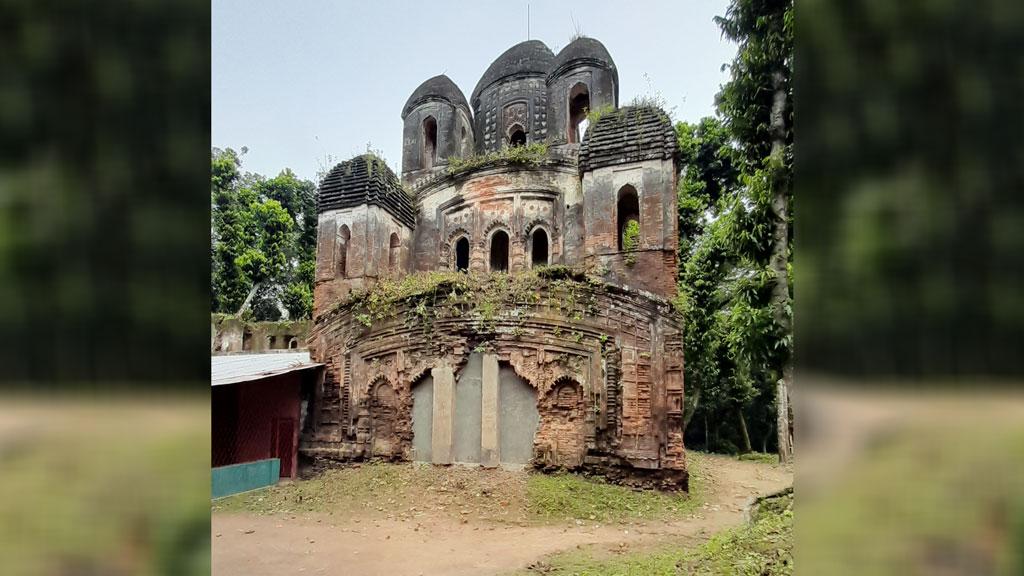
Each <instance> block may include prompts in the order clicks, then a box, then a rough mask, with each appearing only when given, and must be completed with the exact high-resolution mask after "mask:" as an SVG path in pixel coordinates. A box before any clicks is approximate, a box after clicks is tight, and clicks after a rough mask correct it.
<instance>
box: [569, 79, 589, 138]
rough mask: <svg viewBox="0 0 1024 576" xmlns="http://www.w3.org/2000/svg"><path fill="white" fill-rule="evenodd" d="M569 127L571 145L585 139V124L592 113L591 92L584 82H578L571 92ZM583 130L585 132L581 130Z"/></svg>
mask: <svg viewBox="0 0 1024 576" xmlns="http://www.w3.org/2000/svg"><path fill="white" fill-rule="evenodd" d="M568 107H569V116H568V120H569V126H568V134H567V135H566V136H567V139H568V141H569V142H570V143H576V142H579V141H580V140H582V139H583V132H584V131H585V130H586V126H585V124H584V123H585V122H586V121H587V114H588V113H589V112H590V90H589V89H588V88H587V85H586V84H584V83H583V82H577V83H576V84H575V85H574V86H573V87H572V89H570V90H569V97H568ZM580 128H583V130H580Z"/></svg>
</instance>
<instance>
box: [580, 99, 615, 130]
mask: <svg viewBox="0 0 1024 576" xmlns="http://www.w3.org/2000/svg"><path fill="white" fill-rule="evenodd" d="M612 112H615V106H612V105H611V104H605V105H604V106H601V107H599V108H595V109H593V110H588V111H587V122H588V123H589V124H590V126H595V125H597V121H598V120H600V119H601V118H602V117H604V116H607V115H608V114H611V113H612Z"/></svg>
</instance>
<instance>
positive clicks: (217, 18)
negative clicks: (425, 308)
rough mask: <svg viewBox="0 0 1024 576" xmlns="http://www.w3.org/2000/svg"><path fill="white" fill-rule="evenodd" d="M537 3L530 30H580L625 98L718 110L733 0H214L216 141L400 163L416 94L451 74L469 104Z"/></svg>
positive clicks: (275, 161) (551, 42)
mask: <svg viewBox="0 0 1024 576" xmlns="http://www.w3.org/2000/svg"><path fill="white" fill-rule="evenodd" d="M527 4H529V7H530V34H529V37H530V38H532V39H537V40H542V41H543V42H544V43H545V44H547V45H548V47H549V48H551V50H552V51H553V52H555V53H556V54H557V53H558V50H559V49H560V48H562V47H563V46H565V45H566V44H567V43H568V42H569V39H570V38H571V37H572V35H573V33H574V32H575V31H576V29H577V28H578V29H579V30H580V31H581V32H582V33H583V34H585V35H587V36H591V37H593V38H596V39H598V40H600V41H601V42H602V43H603V44H604V45H605V47H606V48H608V51H609V52H610V53H611V55H612V58H613V59H614V60H615V64H616V66H617V67H618V70H619V83H620V88H619V103H620V105H623V104H626V103H628V102H629V101H630V100H631V99H632V98H633V97H634V96H637V95H651V94H660V95H661V97H662V98H663V99H664V100H665V102H666V106H667V108H668V109H669V112H670V113H671V114H672V116H673V119H675V120H689V121H693V120H697V119H699V118H701V117H702V116H707V115H710V114H711V113H712V112H713V104H714V95H715V93H716V92H718V89H719V86H720V85H721V84H722V82H724V81H725V80H726V77H727V73H726V72H723V71H722V70H721V67H722V64H724V63H726V62H728V61H730V60H731V59H732V57H733V56H734V55H735V52H736V46H735V45H734V44H732V43H730V42H728V41H726V40H724V39H723V38H722V37H721V33H720V31H719V29H718V27H717V26H716V25H715V23H714V21H713V20H712V18H713V17H714V16H716V15H719V14H722V13H724V11H725V8H726V6H727V0H676V1H669V0H665V1H662V2H646V1H632V2H630V1H622V0H619V1H616V2H610V1H603V0H592V1H589V2H578V1H565V0H529V2H527V0H504V1H495V0H485V1H475V2H456V1H450V0H432V1H429V2H399V1H397V0H382V1H378V0H371V1H366V0H364V1H362V2H343V1H336V2H329V1H325V0H318V1H314V0H297V1H285V0H213V72H212V73H213V78H212V83H213V93H212V99H213V104H212V106H213V110H212V114H213V124H212V142H213V145H214V146H217V147H220V148H224V147H231V148H234V149H236V150H239V149H240V148H241V147H242V146H247V147H248V148H249V152H248V154H246V155H245V156H244V157H243V158H242V166H243V169H244V170H248V171H253V172H259V173H261V174H264V175H266V176H274V175H276V174H277V173H278V172H280V171H281V170H282V169H283V168H285V167H288V168H291V169H292V170H293V171H294V172H295V173H296V174H298V175H299V176H300V177H303V178H308V179H311V180H312V179H314V178H315V176H316V173H317V171H318V170H319V169H320V167H321V166H323V165H325V164H326V163H327V161H328V160H330V163H331V164H333V163H336V162H339V161H341V160H346V159H348V158H350V157H352V156H354V155H356V154H361V153H363V152H365V151H366V148H367V144H368V143H369V145H370V146H371V147H372V148H373V149H375V150H380V151H382V152H383V153H384V156H385V158H386V159H387V161H388V164H389V165H390V166H391V167H392V168H394V169H395V170H396V172H397V171H398V167H399V165H400V163H401V156H402V151H401V146H402V120H401V110H402V106H403V105H404V104H405V101H406V99H407V98H408V97H409V95H410V94H412V91H413V90H415V89H416V87H417V86H419V84H420V83H421V82H423V81H424V80H426V79H427V78H430V77H431V76H435V75H437V74H442V73H443V74H447V75H448V76H449V77H450V78H451V79H452V80H454V81H455V83H456V84H458V86H459V88H461V89H462V91H463V93H464V94H465V95H466V98H467V99H468V98H469V95H470V93H471V92H472V91H473V87H474V86H475V85H476V82H477V80H479V79H480V76H481V75H482V74H483V73H484V70H486V69H487V66H488V65H490V63H491V62H492V61H493V60H494V59H495V58H497V57H498V55H499V54H501V53H502V52H504V51H505V50H506V49H507V48H509V47H511V46H512V45H514V44H516V43H518V42H521V41H523V40H526V39H527V17H526V14H527ZM574 20H575V25H574V24H573V21H574ZM645 75H646V76H647V78H649V81H648V79H645Z"/></svg>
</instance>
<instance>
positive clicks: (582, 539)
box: [211, 455, 793, 576]
mask: <svg viewBox="0 0 1024 576" xmlns="http://www.w3.org/2000/svg"><path fill="white" fill-rule="evenodd" d="M703 466H704V470H703V471H702V476H703V483H704V487H703V494H702V496H703V497H704V499H705V503H704V504H703V505H702V506H701V507H699V508H698V509H697V511H696V512H694V513H692V514H689V515H687V516H685V517H682V518H677V519H672V520H668V521H666V520H655V521H630V522H625V521H623V522H613V523H609V524H601V523H599V522H595V521H591V520H588V519H573V520H559V521H555V522H554V523H551V522H549V523H547V524H538V523H531V522H522V521H520V522H496V521H494V520H492V519H490V518H488V517H486V516H482V515H478V514H476V513H475V511H474V510H472V509H463V510H460V513H459V514H450V513H436V514H435V513H418V514H415V515H413V514H401V513H399V514H396V513H395V511H394V510H385V509H383V508H382V507H378V508H371V509H367V510H351V511H346V512H345V513H343V514H330V513H322V512H317V513H296V514H293V513H286V514H272V515H256V514H252V513H245V512H218V511H215V512H214V514H213V517H212V525H211V528H212V532H213V534H212V536H213V573H214V574H216V575H219V576H233V575H239V576H242V575H245V576H250V575H251V576H261V575H267V576H280V575H281V574H332V575H348V574H352V575H360V576H375V575H381V576H384V575H386V576H406V575H409V576H417V575H423V576H429V575H456V576H462V575H465V576H468V575H482V574H503V573H508V572H512V571H516V570H521V569H524V568H526V567H528V566H530V565H531V564H534V563H535V562H537V561H538V560H540V559H542V558H543V557H544V556H546V555H548V554H552V553H555V552H560V551H564V550H570V549H573V548H579V547H584V546H591V547H593V550H594V551H595V552H597V553H609V554H614V553H621V552H625V551H628V550H634V551H635V550H637V549H638V548H643V547H645V546H651V545H656V544H657V543H659V542H663V541H665V540H666V539H673V540H675V541H677V542H678V541H679V539H692V540H693V542H694V544H697V543H699V542H702V541H704V540H706V539H707V538H708V537H710V536H711V535H712V534H714V533H716V532H719V531H721V530H724V529H727V528H730V527H732V526H736V525H739V524H740V523H742V522H743V514H744V507H745V505H746V504H747V503H748V502H749V501H750V500H751V499H752V498H754V497H755V496H757V495H760V494H766V493H769V492H773V491H775V490H778V489H781V488H784V487H786V486H788V485H791V484H792V481H793V475H792V470H791V469H786V468H782V467H779V466H775V465H771V464H764V463H758V462H748V461H738V460H736V459H733V458H729V457H726V456H714V455H707V456H704V457H703ZM460 473H463V474H464V473H465V472H460ZM522 474H525V473H522ZM431 498H433V496H432V495H431V494H429V493H426V492H425V493H424V500H425V501H424V502H422V503H421V504H420V506H419V510H431V509H432V504H433V503H432V502H431ZM396 504H397V503H396Z"/></svg>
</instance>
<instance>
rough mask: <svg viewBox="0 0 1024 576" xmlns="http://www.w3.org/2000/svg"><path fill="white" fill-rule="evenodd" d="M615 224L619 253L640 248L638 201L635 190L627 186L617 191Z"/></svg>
mask: <svg viewBox="0 0 1024 576" xmlns="http://www.w3.org/2000/svg"><path fill="white" fill-rule="evenodd" d="M615 224H616V226H617V228H618V230H617V232H618V237H619V243H618V245H619V251H620V252H621V251H623V250H636V249H637V248H639V247H640V199H639V197H638V196H637V193H636V188H633V187H632V186H630V185H629V184H626V185H625V186H623V187H622V188H620V189H619V202H618V205H617V209H616V220H615Z"/></svg>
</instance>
